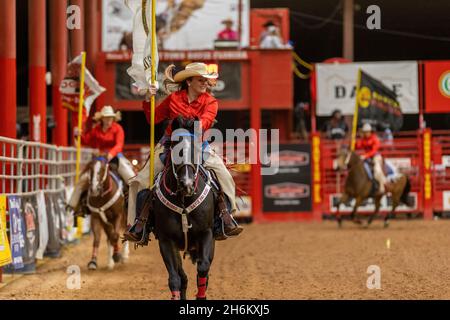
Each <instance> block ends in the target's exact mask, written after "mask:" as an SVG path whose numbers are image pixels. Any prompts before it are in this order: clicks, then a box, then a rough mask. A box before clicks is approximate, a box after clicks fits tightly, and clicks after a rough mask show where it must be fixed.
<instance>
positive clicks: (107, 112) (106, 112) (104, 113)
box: [94, 106, 122, 121]
mask: <svg viewBox="0 0 450 320" xmlns="http://www.w3.org/2000/svg"><path fill="white" fill-rule="evenodd" d="M108 117H111V118H114V120H115V121H120V119H121V118H122V115H121V113H120V111H117V112H114V109H113V107H111V106H104V107H103V108H102V110H100V112H96V113H95V115H94V120H95V121H99V120H100V119H102V118H108Z"/></svg>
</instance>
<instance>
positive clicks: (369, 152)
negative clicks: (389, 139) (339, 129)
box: [356, 133, 380, 158]
mask: <svg viewBox="0 0 450 320" xmlns="http://www.w3.org/2000/svg"><path fill="white" fill-rule="evenodd" d="M356 149H364V154H363V156H364V157H365V158H372V157H373V156H374V155H376V154H377V153H378V151H379V150H380V139H378V137H377V135H376V134H375V133H372V134H371V135H370V137H368V138H362V139H360V140H358V141H357V142H356Z"/></svg>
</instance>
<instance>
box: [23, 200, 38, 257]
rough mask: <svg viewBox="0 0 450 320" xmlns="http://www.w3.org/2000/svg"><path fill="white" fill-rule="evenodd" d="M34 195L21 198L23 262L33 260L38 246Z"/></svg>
mask: <svg viewBox="0 0 450 320" xmlns="http://www.w3.org/2000/svg"><path fill="white" fill-rule="evenodd" d="M35 208H37V202H36V197H34V196H33V197H24V198H22V216H23V220H24V222H25V228H24V229H25V248H24V253H23V259H24V264H26V265H27V264H32V263H34V262H35V258H36V252H37V249H38V246H39V225H38V216H37V212H36V209H35Z"/></svg>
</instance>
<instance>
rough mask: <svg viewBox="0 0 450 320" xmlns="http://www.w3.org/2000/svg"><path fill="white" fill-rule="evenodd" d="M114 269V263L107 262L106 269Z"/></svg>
mask: <svg viewBox="0 0 450 320" xmlns="http://www.w3.org/2000/svg"><path fill="white" fill-rule="evenodd" d="M113 269H114V263H112V264H108V270H110V271H111V270H113Z"/></svg>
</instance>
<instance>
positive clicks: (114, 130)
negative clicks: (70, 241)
mask: <svg viewBox="0 0 450 320" xmlns="http://www.w3.org/2000/svg"><path fill="white" fill-rule="evenodd" d="M94 120H96V121H99V122H100V123H99V124H97V125H96V126H95V127H94V128H92V129H91V130H90V131H88V132H84V133H83V134H82V135H81V143H82V144H83V145H84V146H88V147H90V148H93V149H98V150H99V152H100V154H105V155H106V158H107V161H111V160H112V159H114V158H117V159H118V170H117V171H118V173H119V175H120V177H121V178H122V179H123V180H124V182H125V183H126V184H127V185H128V180H130V179H131V178H132V177H134V176H135V173H134V170H133V167H132V165H131V163H130V162H129V161H128V159H127V158H125V156H124V155H123V154H122V151H123V144H124V132H123V129H122V126H121V125H120V124H118V123H117V121H119V120H120V112H117V113H116V112H114V109H113V108H112V107H111V106H105V107H103V108H102V110H101V111H100V112H97V113H96V114H95V117H94ZM78 135H79V132H78V130H75V136H78ZM88 187H89V173H88V172H85V173H84V174H82V175H81V177H80V180H79V181H78V183H77V184H76V185H75V188H74V191H73V193H72V196H71V198H70V200H69V202H68V206H69V207H71V208H72V209H74V211H78V210H77V209H78V204H79V202H80V197H81V195H82V194H83V192H84V191H86V190H87V189H88Z"/></svg>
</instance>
